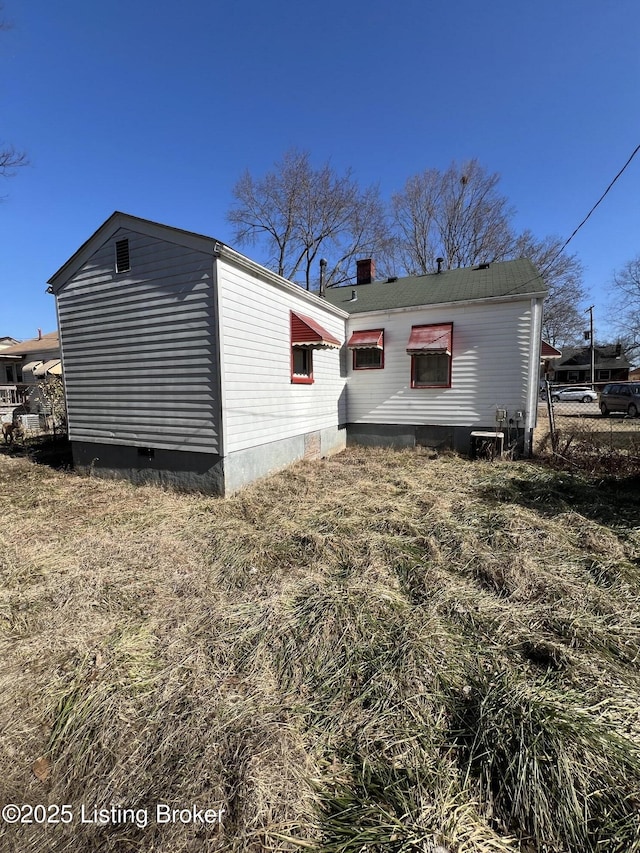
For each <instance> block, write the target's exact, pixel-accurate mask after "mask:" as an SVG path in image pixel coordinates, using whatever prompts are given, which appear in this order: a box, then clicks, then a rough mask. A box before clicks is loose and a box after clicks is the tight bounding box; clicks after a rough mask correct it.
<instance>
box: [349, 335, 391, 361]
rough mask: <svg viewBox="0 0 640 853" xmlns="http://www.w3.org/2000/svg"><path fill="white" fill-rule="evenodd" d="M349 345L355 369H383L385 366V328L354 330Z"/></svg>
mask: <svg viewBox="0 0 640 853" xmlns="http://www.w3.org/2000/svg"><path fill="white" fill-rule="evenodd" d="M347 347H348V349H350V350H351V351H352V352H353V369H354V370H381V369H382V368H383V367H384V329H365V330H363V331H359V332H353V334H352V335H351V337H350V338H349V341H348V342H347Z"/></svg>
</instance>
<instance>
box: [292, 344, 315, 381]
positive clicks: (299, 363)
mask: <svg viewBox="0 0 640 853" xmlns="http://www.w3.org/2000/svg"><path fill="white" fill-rule="evenodd" d="M291 381H292V382H294V383H297V384H300V385H311V384H312V383H313V350H312V349H311V348H310V347H296V346H292V347H291Z"/></svg>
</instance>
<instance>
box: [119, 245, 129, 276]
mask: <svg viewBox="0 0 640 853" xmlns="http://www.w3.org/2000/svg"><path fill="white" fill-rule="evenodd" d="M130 269H131V264H130V262H129V241H128V240H116V272H127V271H128V270H130Z"/></svg>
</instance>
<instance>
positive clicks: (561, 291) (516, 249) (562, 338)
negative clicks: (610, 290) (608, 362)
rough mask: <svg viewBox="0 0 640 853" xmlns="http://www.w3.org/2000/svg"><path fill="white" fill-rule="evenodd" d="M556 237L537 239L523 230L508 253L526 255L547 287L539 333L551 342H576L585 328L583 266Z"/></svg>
mask: <svg viewBox="0 0 640 853" xmlns="http://www.w3.org/2000/svg"><path fill="white" fill-rule="evenodd" d="M563 242H564V241H563V240H562V239H561V238H559V237H551V236H550V237H545V238H543V239H542V240H537V239H536V238H535V237H534V236H533V234H532V233H531V232H530V231H524V232H523V233H522V234H521V235H520V236H519V237H518V238H517V239H516V241H515V243H514V246H513V249H512V250H511V252H510V256H511V257H514V258H523V257H524V258H529V260H530V261H531V262H532V263H533V265H534V266H535V267H536V269H537V270H538V272H539V273H540V274H541V276H542V278H543V279H544V282H545V284H546V286H547V288H548V289H549V294H548V296H547V298H546V299H545V302H544V319H543V323H542V334H543V337H544V339H545V340H546V341H548V342H549V343H550V344H552V346H559V347H562V346H568V345H571V344H579V343H580V342H581V340H582V338H583V332H584V329H585V314H584V308H585V303H586V293H585V289H584V286H583V284H582V275H583V267H582V264H581V262H580V260H579V259H578V257H577V256H576V255H567V254H565V253H564V252H563V251H561V249H562V245H563Z"/></svg>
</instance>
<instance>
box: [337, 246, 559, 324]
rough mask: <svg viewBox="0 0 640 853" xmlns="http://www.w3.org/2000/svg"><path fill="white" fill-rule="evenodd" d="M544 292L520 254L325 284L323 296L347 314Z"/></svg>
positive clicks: (515, 296) (531, 268) (529, 264)
mask: <svg viewBox="0 0 640 853" xmlns="http://www.w3.org/2000/svg"><path fill="white" fill-rule="evenodd" d="M546 292H547V288H546V287H545V284H544V281H543V280H542V277H541V276H540V274H539V273H538V271H537V270H536V268H535V267H534V266H533V264H532V263H531V261H529V260H528V259H526V258H520V259H518V260H515V261H502V262H500V263H492V264H481V265H480V266H477V267H466V268H464V269H454V270H444V271H442V272H439V273H429V274H427V275H415V276H407V277H405V278H397V279H387V280H386V281H374V282H371V284H360V285H349V286H347V287H335V288H327V291H326V300H327V302H330V303H331V304H332V305H335V306H337V307H338V308H342V309H343V310H344V311H347V312H348V313H349V314H359V313H363V312H365V311H384V310H389V309H394V308H410V307H413V306H418V305H438V304H441V303H454V302H469V301H475V300H486V299H504V298H508V297H513V298H518V297H523V296H525V297H532V296H544V295H545V294H546ZM354 294H355V299H354V298H353V297H354Z"/></svg>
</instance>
